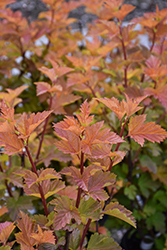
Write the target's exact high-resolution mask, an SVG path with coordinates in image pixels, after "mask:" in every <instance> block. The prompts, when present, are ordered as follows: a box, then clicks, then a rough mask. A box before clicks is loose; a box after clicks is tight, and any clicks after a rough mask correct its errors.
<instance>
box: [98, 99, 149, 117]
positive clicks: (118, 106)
mask: <svg viewBox="0 0 167 250" xmlns="http://www.w3.org/2000/svg"><path fill="white" fill-rule="evenodd" d="M125 96H126V100H127V102H125V100H122V101H121V102H119V101H118V99H116V98H115V97H112V98H111V99H109V98H106V97H104V98H96V99H97V100H98V101H100V102H102V103H103V104H105V105H106V106H107V107H108V108H110V109H111V110H112V111H113V112H114V113H115V114H116V115H117V117H118V119H119V120H120V121H121V119H122V118H123V116H124V115H125V114H127V117H130V116H131V115H133V114H134V113H135V112H137V111H138V110H140V109H141V108H142V107H138V105H139V103H140V102H141V101H143V100H144V99H145V98H146V97H147V95H145V96H141V97H138V98H129V97H128V95H126V94H125Z"/></svg>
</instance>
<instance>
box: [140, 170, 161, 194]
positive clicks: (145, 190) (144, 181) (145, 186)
mask: <svg viewBox="0 0 167 250" xmlns="http://www.w3.org/2000/svg"><path fill="white" fill-rule="evenodd" d="M138 185H139V188H140V190H141V192H142V194H143V195H144V197H146V198H148V197H149V195H150V191H156V189H157V188H158V186H159V184H158V183H157V182H156V181H153V180H152V179H151V177H150V175H149V174H148V173H144V174H142V175H141V176H140V178H139V181H138Z"/></svg>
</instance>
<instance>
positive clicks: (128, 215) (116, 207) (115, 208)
mask: <svg viewBox="0 0 167 250" xmlns="http://www.w3.org/2000/svg"><path fill="white" fill-rule="evenodd" d="M103 213H104V214H108V215H111V216H114V217H116V218H119V219H121V220H123V221H126V222H127V223H129V224H130V225H132V226H133V227H135V228H136V223H135V219H134V217H133V216H132V212H131V211H129V210H128V209H126V208H125V207H124V206H121V205H120V204H119V203H118V202H112V203H110V204H108V205H107V206H106V207H105V209H104V211H103Z"/></svg>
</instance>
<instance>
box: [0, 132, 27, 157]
mask: <svg viewBox="0 0 167 250" xmlns="http://www.w3.org/2000/svg"><path fill="white" fill-rule="evenodd" d="M0 146H3V147H4V148H5V153H6V154H8V155H12V154H15V153H22V152H23V148H24V145H23V142H22V140H21V139H19V138H18V137H17V135H16V134H12V133H10V132H1V133H0Z"/></svg>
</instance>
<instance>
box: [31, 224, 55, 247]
mask: <svg viewBox="0 0 167 250" xmlns="http://www.w3.org/2000/svg"><path fill="white" fill-rule="evenodd" d="M37 227H38V233H32V234H31V237H32V238H34V239H35V240H36V244H42V243H51V244H55V237H54V235H53V232H52V231H42V229H41V228H40V226H39V225H37Z"/></svg>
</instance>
